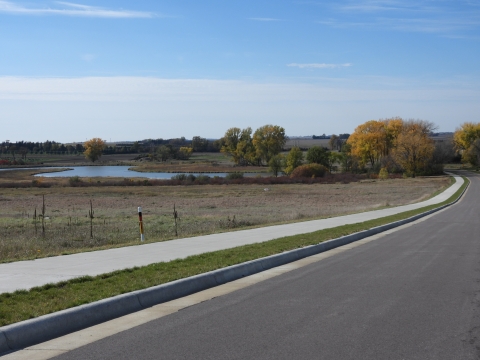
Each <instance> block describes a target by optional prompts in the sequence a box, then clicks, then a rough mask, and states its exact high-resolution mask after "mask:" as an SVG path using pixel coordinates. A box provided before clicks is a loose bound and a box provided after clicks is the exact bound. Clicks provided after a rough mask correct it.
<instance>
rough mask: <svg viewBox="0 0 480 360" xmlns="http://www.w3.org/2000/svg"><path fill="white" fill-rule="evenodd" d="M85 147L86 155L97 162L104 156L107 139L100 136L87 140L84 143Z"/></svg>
mask: <svg viewBox="0 0 480 360" xmlns="http://www.w3.org/2000/svg"><path fill="white" fill-rule="evenodd" d="M83 147H84V148H85V151H84V153H83V154H84V155H85V157H86V158H87V159H88V160H90V161H92V162H95V161H97V160H98V159H100V157H101V156H102V152H103V149H104V148H105V141H103V140H102V139H100V138H93V139H90V140H88V141H86V142H85V143H84V144H83Z"/></svg>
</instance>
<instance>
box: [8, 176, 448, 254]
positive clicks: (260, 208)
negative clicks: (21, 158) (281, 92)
mask: <svg viewBox="0 0 480 360" xmlns="http://www.w3.org/2000/svg"><path fill="white" fill-rule="evenodd" d="M449 183H450V180H449V178H448V177H436V178H428V179H423V178H416V179H391V180H386V181H378V180H368V182H367V181H365V182H356V183H350V184H277V185H268V186H265V185H258V184H252V185H232V184H230V185H191V186H158V187H157V186H142V187H125V186H115V187H78V188H76V187H75V188H73V187H58V186H57V187H51V188H25V189H22V188H17V189H15V188H10V189H2V190H1V193H0V261H9V260H18V259H26V258H33V257H39V256H40V257H41V256H48V255H56V254H62V253H71V252H78V251H85V250H89V249H99V248H108V247H116V246H125V245H128V244H135V243H137V242H138V238H139V234H138V219H137V207H138V206H142V207H143V214H144V225H145V233H146V237H147V241H163V240H168V239H172V238H174V237H175V233H174V231H175V230H174V219H173V204H175V205H176V209H177V211H178V214H179V217H180V222H179V234H178V236H179V237H187V236H195V235H200V234H209V233H215V232H222V231H230V230H232V229H236V228H247V227H255V226H264V225H268V224H276V223H282V222H292V221H299V220H306V219H314V218H322V217H330V216H335V215H340V214H347V213H354V212H360V211H365V210H369V209H376V208H379V207H385V206H395V205H401V204H407V203H412V202H416V201H420V200H422V199H425V198H427V197H428V196H430V195H431V194H432V193H434V192H436V191H439V190H440V189H443V188H444V187H446V186H447V185H448V184H449ZM42 195H45V202H46V219H45V221H46V234H45V237H43V236H42V233H41V226H40V225H37V233H36V234H35V227H34V222H33V219H32V216H33V213H34V210H35V208H37V214H39V211H40V208H41V204H42ZM90 200H92V201H93V208H94V211H95V219H94V220H93V223H94V229H93V234H94V238H93V239H90V223H89V219H88V210H89V206H90V205H89V204H90V203H89V202H90Z"/></svg>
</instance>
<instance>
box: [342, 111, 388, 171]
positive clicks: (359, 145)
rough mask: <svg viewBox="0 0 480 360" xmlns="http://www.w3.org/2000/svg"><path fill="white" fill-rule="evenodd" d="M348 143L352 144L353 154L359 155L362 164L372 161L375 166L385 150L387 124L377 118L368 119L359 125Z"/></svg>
mask: <svg viewBox="0 0 480 360" xmlns="http://www.w3.org/2000/svg"><path fill="white" fill-rule="evenodd" d="M347 143H348V144H350V145H351V152H352V155H354V156H356V157H358V158H359V159H360V163H361V164H362V165H366V164H367V163H370V165H371V166H372V167H373V166H374V165H375V164H376V163H377V162H378V161H379V160H380V157H381V156H382V155H383V154H384V152H385V151H384V147H385V144H386V134H385V124H384V123H383V122H382V121H377V120H370V121H367V122H366V123H364V124H362V125H359V126H357V128H356V129H355V131H354V133H353V134H352V135H350V137H349V138H348V140H347Z"/></svg>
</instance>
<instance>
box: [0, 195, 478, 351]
mask: <svg viewBox="0 0 480 360" xmlns="http://www.w3.org/2000/svg"><path fill="white" fill-rule="evenodd" d="M468 186H469V185H467V186H466V187H465V189H464V190H463V192H462V194H460V196H459V197H458V198H457V199H456V200H454V201H452V202H451V203H449V204H445V205H443V206H440V207H438V208H435V209H432V210H429V211H426V212H424V213H421V214H418V215H415V216H412V217H409V218H407V219H403V220H399V221H396V222H393V223H390V224H385V225H382V226H378V227H375V228H371V229H369V230H364V231H360V232H358V233H355V234H351V235H347V236H342V237H340V238H337V239H332V240H328V241H324V242H322V243H319V244H317V245H310V246H307V247H304V248H301V249H295V250H290V251H287V252H284V253H281V254H276V255H271V256H267V257H264V258H260V259H256V260H252V261H248V262H245V263H241V264H237V265H232V266H228V267H226V268H222V269H218V270H214V271H210V272H207V273H204V274H199V275H195V276H191V277H188V278H185V279H180V280H176V281H172V282H169V283H166V284H162V285H158V286H153V287H150V288H147V289H143V290H138V291H134V292H130V293H127V294H123V295H118V296H115V297H112V298H108V299H104V300H100V301H96V302H93V303H90V304H86V305H81V306H78V307H74V308H70V309H67V310H62V311H59V312H55V313H52V314H48V315H43V316H40V317H38V318H35V319H31V320H25V321H21V322H19V323H15V324H11V325H7V326H4V327H0V356H1V355H5V354H6V353H9V352H13V351H16V350H20V349H23V348H26V347H29V346H33V345H36V344H39V343H42V342H45V341H48V340H52V339H54V338H57V337H60V336H64V335H67V334H69V333H72V332H75V331H79V330H82V329H85V328H87V327H91V326H94V325H98V324H100V323H103V322H106V321H109V320H112V319H115V318H118V317H121V316H124V315H127V314H131V313H133V312H136V311H140V310H143V309H145V308H148V307H151V306H154V305H158V304H161V303H164V302H167V301H171V300H174V299H178V298H181V297H184V296H187V295H191V294H193V293H196V292H199V291H203V290H206V289H209V288H212V287H214V286H218V285H222V284H225V283H227V282H230V281H234V280H237V279H240V278H242V277H245V276H250V275H253V274H256V273H259V272H262V271H264V270H268V269H271V268H274V267H277V266H281V265H285V264H288V263H290V262H293V261H296V260H300V259H303V258H305V257H308V256H312V255H316V254H319V253H322V252H324V251H328V250H331V249H334V248H337V247H339V246H343V245H347V244H350V243H352V242H355V241H358V240H361V239H364V238H366V237H369V236H372V235H376V234H378V233H381V232H384V231H386V230H390V229H393V228H396V227H398V226H401V225H404V224H408V223H410V222H413V221H416V220H418V219H420V218H422V217H424V216H427V215H430V214H432V213H435V212H437V211H439V210H442V209H444V208H446V207H448V206H451V205H453V204H455V203H456V202H457V201H459V200H460V199H461V198H462V196H463V194H464V193H465V191H466V190H467V188H468Z"/></svg>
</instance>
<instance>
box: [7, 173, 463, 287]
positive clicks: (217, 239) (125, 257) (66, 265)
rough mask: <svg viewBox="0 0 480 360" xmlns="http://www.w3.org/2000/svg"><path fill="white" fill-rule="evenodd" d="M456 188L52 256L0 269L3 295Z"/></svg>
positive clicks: (313, 225)
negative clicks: (318, 215) (325, 214)
mask: <svg viewBox="0 0 480 360" xmlns="http://www.w3.org/2000/svg"><path fill="white" fill-rule="evenodd" d="M454 178H455V183H454V184H453V185H452V186H450V187H449V188H448V189H446V190H445V191H444V192H442V193H441V194H439V195H437V196H435V197H433V198H431V199H429V200H426V201H422V202H419V203H415V204H410V205H403V206H397V207H392V208H388V209H382V210H374V211H368V212H363V213H358V214H351V215H345V216H339V217H334V218H329V219H321V220H312V221H305V222H299V223H293V224H285V225H275V226H267V227H262V228H257V229H250V230H240V231H234V232H228V233H221V234H212V235H204V236H197V237H191V238H184V239H177V240H170V241H165V242H158V243H152V244H144V245H139V246H128V247H122V248H116V249H110V250H101V251H94V252H86V253H79V254H73V255H64V256H56V257H49V258H43V259H36V260H29V261H19V262H13V263H6V264H0V293H5V292H13V291H15V290H19V289H30V288H32V287H36V286H42V285H45V284H48V283H56V282H60V281H65V280H69V279H73V278H76V277H81V276H87V275H89V276H95V275H100V274H105V273H108V272H112V271H115V270H122V269H126V268H132V267H135V266H146V265H149V264H153V263H158V262H165V261H171V260H174V259H179V258H186V257H188V256H191V255H198V254H202V253H206V252H211V251H217V250H224V249H229V248H233V247H237V246H242V245H247V244H253V243H260V242H264V241H269V240H273V239H277V238H281V237H285V236H291V235H299V234H305V233H311V232H314V231H318V230H323V229H328V228H333V227H337V226H342V225H347V224H355V223H360V222H364V221H368V220H373V219H377V218H381V217H386V216H390V215H396V214H399V213H402V212H405V211H410V210H415V209H419V208H422V207H425V206H429V205H435V204H439V203H441V202H443V201H445V200H447V199H448V198H449V197H451V196H452V195H453V194H454V193H455V192H456V191H457V190H458V189H459V188H460V187H461V186H462V185H463V183H464V180H463V179H462V178H461V177H460V176H456V175H455V176H454Z"/></svg>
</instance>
